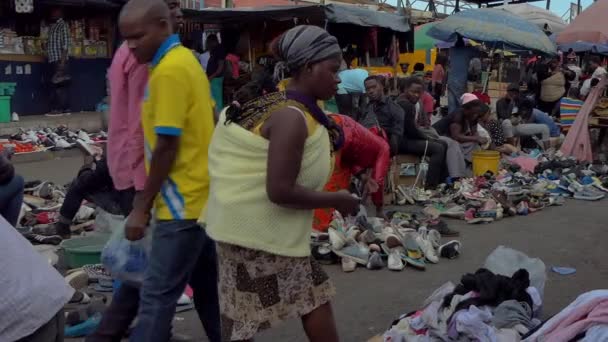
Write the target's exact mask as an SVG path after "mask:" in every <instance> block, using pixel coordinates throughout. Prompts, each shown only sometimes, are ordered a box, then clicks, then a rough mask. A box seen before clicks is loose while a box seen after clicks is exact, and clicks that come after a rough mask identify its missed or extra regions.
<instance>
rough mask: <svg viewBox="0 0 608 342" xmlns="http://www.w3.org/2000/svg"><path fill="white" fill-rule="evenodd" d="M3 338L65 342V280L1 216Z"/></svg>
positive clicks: (67, 296) (0, 333)
mask: <svg viewBox="0 0 608 342" xmlns="http://www.w3.org/2000/svg"><path fill="white" fill-rule="evenodd" d="M0 260H1V261H0V274H1V276H0V288H1V289H2V291H0V341H17V342H62V341H63V330H64V321H65V317H64V313H63V306H64V305H65V304H67V303H68V302H69V300H70V298H72V295H73V294H74V289H72V288H71V287H70V286H69V285H68V284H67V283H66V281H65V279H64V278H63V277H62V276H61V275H60V274H59V272H57V270H55V269H54V268H53V267H52V266H51V265H49V263H48V261H47V260H46V259H45V258H43V257H42V256H41V255H40V254H39V253H38V252H36V251H35V250H34V248H33V247H32V245H31V244H30V243H29V242H28V241H27V240H26V239H25V238H24V237H23V236H21V234H19V232H17V230H15V229H14V228H13V226H11V225H10V224H9V223H8V222H7V221H6V220H5V219H4V217H2V215H0Z"/></svg>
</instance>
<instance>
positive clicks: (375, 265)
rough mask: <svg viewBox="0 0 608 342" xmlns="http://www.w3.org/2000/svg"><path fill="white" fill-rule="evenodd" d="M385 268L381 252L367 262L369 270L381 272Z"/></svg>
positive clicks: (373, 254) (374, 253) (375, 253)
mask: <svg viewBox="0 0 608 342" xmlns="http://www.w3.org/2000/svg"><path fill="white" fill-rule="evenodd" d="M383 267H384V261H382V256H381V255H380V253H379V252H373V253H372V255H371V256H370V257H369V260H368V261H367V269H368V270H379V269H382V268H383Z"/></svg>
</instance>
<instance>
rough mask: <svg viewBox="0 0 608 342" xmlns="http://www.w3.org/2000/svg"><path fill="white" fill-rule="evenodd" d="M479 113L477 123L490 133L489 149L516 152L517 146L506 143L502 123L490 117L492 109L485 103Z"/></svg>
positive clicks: (505, 152)
mask: <svg viewBox="0 0 608 342" xmlns="http://www.w3.org/2000/svg"><path fill="white" fill-rule="evenodd" d="M481 113H482V114H481V116H480V117H479V124H480V125H481V126H482V127H483V128H485V130H486V131H488V133H489V134H490V138H491V140H492V141H491V143H490V149H491V150H494V151H498V152H500V153H504V154H512V153H514V152H517V147H515V146H513V145H510V144H507V143H506V140H505V135H504V132H503V131H502V125H501V124H500V123H498V121H497V120H496V119H494V118H493V117H492V110H491V109H490V107H489V106H488V105H486V104H484V105H482V106H481Z"/></svg>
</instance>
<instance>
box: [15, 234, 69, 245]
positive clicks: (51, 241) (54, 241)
mask: <svg viewBox="0 0 608 342" xmlns="http://www.w3.org/2000/svg"><path fill="white" fill-rule="evenodd" d="M23 236H24V237H25V238H26V239H28V240H29V241H30V242H32V243H36V244H41V245H54V246H58V245H59V244H60V243H61V241H63V239H62V238H61V236H59V235H51V236H44V235H38V234H33V233H29V234H24V235H23Z"/></svg>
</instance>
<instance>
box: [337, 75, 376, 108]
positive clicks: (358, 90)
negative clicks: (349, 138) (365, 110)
mask: <svg viewBox="0 0 608 342" xmlns="http://www.w3.org/2000/svg"><path fill="white" fill-rule="evenodd" d="M368 76H369V73H368V72H367V70H365V69H359V68H356V69H345V70H342V71H340V72H339V73H338V77H340V84H338V93H337V94H336V104H337V105H338V111H339V112H340V114H343V115H348V116H350V117H351V118H353V119H355V120H358V118H359V116H360V109H361V108H362V107H363V104H362V103H361V102H362V100H363V94H365V79H366V78H367V77H368Z"/></svg>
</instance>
